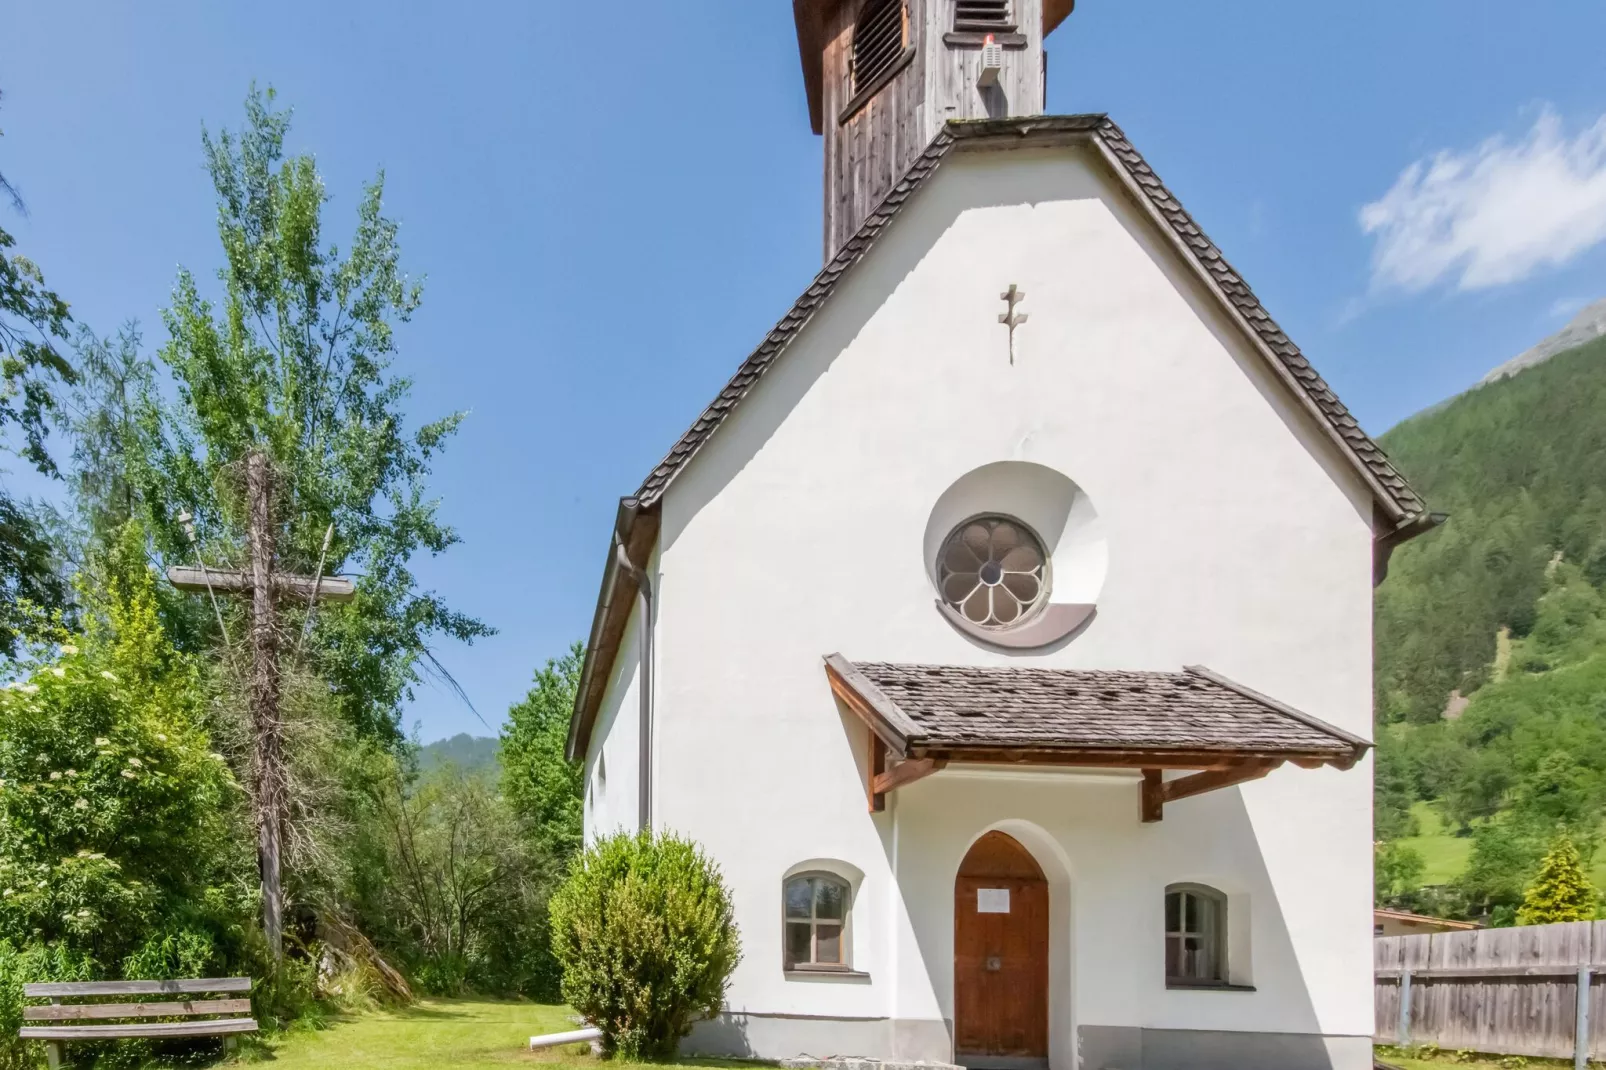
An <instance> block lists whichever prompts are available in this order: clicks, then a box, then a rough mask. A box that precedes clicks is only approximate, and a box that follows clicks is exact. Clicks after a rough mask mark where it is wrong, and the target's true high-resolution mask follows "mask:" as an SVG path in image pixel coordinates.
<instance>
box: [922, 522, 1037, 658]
mask: <svg viewBox="0 0 1606 1070" xmlns="http://www.w3.org/2000/svg"><path fill="white" fill-rule="evenodd" d="M1048 572H1049V562H1048V554H1047V553H1046V552H1045V551H1044V550H1043V543H1042V541H1041V540H1040V539H1038V537H1037V536H1036V535H1035V534H1034V533H1033V532H1032V531H1031V530H1030V529H1029V528H1027V527H1026V525H1025V524H1022V523H1021V522H1020V521H1019V520H1016V519H1015V518H1013V517H1008V516H999V515H993V516H978V517H974V518H972V519H970V520H967V521H965V522H964V523H963V524H960V525H959V526H958V527H957V528H955V529H954V530H953V531H952V532H951V533H950V534H949V536H948V538H947V540H946V541H945V542H944V543H943V545H942V549H941V550H940V551H939V552H938V554H937V588H938V590H940V591H941V592H942V600H943V603H944V604H945V605H946V606H948V608H949V609H951V610H953V611H954V612H955V613H956V614H957V615H958V616H959V617H961V618H963V619H964V620H965V621H966V622H967V623H969V624H971V625H974V626H975V627H977V628H981V629H985V630H987V631H995V630H1004V629H1008V628H1014V627H1017V626H1019V625H1021V624H1024V623H1025V622H1027V621H1029V620H1030V619H1031V618H1032V617H1033V615H1034V614H1035V613H1036V612H1037V610H1038V609H1039V608H1040V607H1041V606H1042V605H1043V604H1044V603H1045V602H1047V601H1048V588H1049V575H1048Z"/></svg>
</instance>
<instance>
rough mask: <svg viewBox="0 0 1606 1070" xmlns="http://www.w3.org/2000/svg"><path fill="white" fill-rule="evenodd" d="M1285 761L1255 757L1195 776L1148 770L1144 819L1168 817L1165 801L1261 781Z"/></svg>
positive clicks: (1145, 774) (1146, 820)
mask: <svg viewBox="0 0 1606 1070" xmlns="http://www.w3.org/2000/svg"><path fill="white" fill-rule="evenodd" d="M1282 764H1283V763H1282V761H1281V760H1279V759H1265V758H1262V759H1255V760H1253V761H1246V762H1239V763H1237V764H1235V765H1231V766H1228V767H1227V768H1225V769H1211V770H1209V771H1208V772H1204V773H1194V774H1193V775H1192V776H1185V777H1178V778H1177V779H1176V780H1162V779H1161V775H1160V770H1158V769H1145V770H1144V771H1143V796H1142V808H1143V820H1144V821H1145V822H1151V823H1152V822H1155V821H1159V820H1161V819H1162V818H1164V817H1165V804H1166V803H1168V802H1176V801H1177V800H1179V799H1187V798H1191V797H1192V796H1195V795H1203V794H1204V793H1205V792H1207V791H1215V790H1216V789H1217V788H1230V787H1232V786H1233V785H1234V784H1243V783H1246V782H1247V781H1250V780H1259V779H1260V778H1261V777H1263V776H1265V775H1266V774H1267V773H1269V772H1271V771H1272V770H1273V769H1276V768H1277V767H1278V766H1279V765H1282Z"/></svg>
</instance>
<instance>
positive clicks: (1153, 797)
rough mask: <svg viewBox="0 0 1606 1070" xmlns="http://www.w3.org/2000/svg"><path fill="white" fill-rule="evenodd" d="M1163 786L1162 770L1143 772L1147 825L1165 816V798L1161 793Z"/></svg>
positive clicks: (1144, 807)
mask: <svg viewBox="0 0 1606 1070" xmlns="http://www.w3.org/2000/svg"><path fill="white" fill-rule="evenodd" d="M1163 786H1164V781H1163V780H1162V778H1161V772H1160V770H1158V769H1145V770H1144V771H1143V820H1144V822H1145V823H1146V824H1147V823H1151V822H1155V821H1159V820H1160V819H1161V818H1163V817H1164V816H1165V797H1164V796H1163V795H1161V793H1160V791H1161V788H1162V787H1163Z"/></svg>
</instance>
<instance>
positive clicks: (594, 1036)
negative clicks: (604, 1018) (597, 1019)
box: [530, 1026, 602, 1051]
mask: <svg viewBox="0 0 1606 1070" xmlns="http://www.w3.org/2000/svg"><path fill="white" fill-rule="evenodd" d="M601 1039H602V1030H600V1029H597V1028H596V1027H594V1026H593V1027H591V1028H589V1029H571V1030H569V1031H568V1032H567V1033H547V1034H545V1035H543V1036H539V1037H531V1038H530V1050H531V1051H534V1050H536V1049H537V1048H555V1047H557V1046H558V1045H560V1044H584V1043H586V1042H588V1041H592V1040H601Z"/></svg>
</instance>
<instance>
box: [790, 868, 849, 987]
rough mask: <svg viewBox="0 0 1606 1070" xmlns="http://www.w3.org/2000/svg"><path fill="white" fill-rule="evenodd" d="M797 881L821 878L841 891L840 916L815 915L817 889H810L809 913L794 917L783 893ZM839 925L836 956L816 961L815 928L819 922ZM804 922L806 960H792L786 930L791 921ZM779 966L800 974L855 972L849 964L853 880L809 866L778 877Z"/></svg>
mask: <svg viewBox="0 0 1606 1070" xmlns="http://www.w3.org/2000/svg"><path fill="white" fill-rule="evenodd" d="M799 881H809V882H815V881H824V882H827V883H830V884H833V885H835V886H836V887H837V888H838V889H840V890H841V893H842V918H841V920H840V921H837V919H835V918H821V917H820V916H819V893H818V892H817V891H811V893H810V895H809V917H808V919H807V920H806V921H805V920H804V919H802V918H794V917H792V916H791V915H790V914H788V913H787V909H786V903H787V893H788V892H789V891H790V890H791V888H792V886H793V885H794V884H796V883H798V882H799ZM822 923H823V924H826V925H833V924H835V925H839V926H840V927H841V932H840V933H839V934H838V935H837V948H838V960H839V961H837V962H819V961H817V959H818V956H819V943H820V937H819V928H820V925H821V924H822ZM801 924H807V925H808V927H809V961H808V962H796V961H793V959H792V952H791V944H790V941H789V940H788V939H787V937H788V935H789V933H788V930H789V929H790V927H791V926H793V925H801ZM781 969H782V970H783V971H784V972H786V973H804V974H822V973H825V974H852V973H857V972H858V971H856V970H855V969H854V968H853V882H852V881H850V880H849V879H848V878H846V877H844V876H843V875H842V874H840V873H833V872H831V871H830V870H827V869H809V870H803V871H802V872H800V873H791V874H788V875H787V876H786V877H785V878H784V879H783V880H782V881H781Z"/></svg>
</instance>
